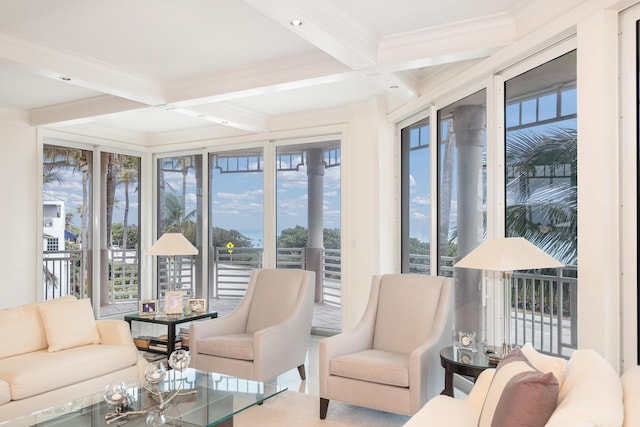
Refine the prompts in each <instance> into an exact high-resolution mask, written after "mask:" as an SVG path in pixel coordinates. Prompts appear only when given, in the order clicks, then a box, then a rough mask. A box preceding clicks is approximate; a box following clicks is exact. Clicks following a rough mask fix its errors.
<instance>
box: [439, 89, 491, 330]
mask: <svg viewBox="0 0 640 427" xmlns="http://www.w3.org/2000/svg"><path fill="white" fill-rule="evenodd" d="M485 103H486V91H485V90H482V91H479V92H476V93H474V94H472V95H469V96H467V97H465V98H463V99H461V100H459V101H457V102H454V103H453V104H450V105H448V106H446V107H444V108H442V109H440V110H438V214H439V218H438V274H439V275H442V276H453V277H454V278H455V321H454V322H455V328H456V329H457V330H460V329H469V330H473V331H477V334H478V337H479V341H483V340H485V339H486V336H485V325H484V324H483V322H484V316H483V295H482V286H481V272H480V271H478V270H472V269H462V268H457V269H455V272H454V268H453V264H454V263H455V262H456V261H457V260H459V259H461V258H462V257H464V256H465V255H467V254H468V253H469V252H471V251H472V250H473V249H474V248H475V247H476V246H478V245H479V244H480V243H481V242H482V241H483V240H484V239H485V236H486V194H487V190H486V188H487V182H486V127H485V116H486V113H485ZM454 273H455V274H454Z"/></svg>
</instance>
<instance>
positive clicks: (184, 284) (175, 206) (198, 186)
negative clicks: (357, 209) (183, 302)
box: [157, 155, 203, 298]
mask: <svg viewBox="0 0 640 427" xmlns="http://www.w3.org/2000/svg"><path fill="white" fill-rule="evenodd" d="M158 205H159V206H158V237H160V236H162V235H163V234H164V233H166V232H173V233H182V234H183V235H184V237H185V238H186V239H187V240H188V241H189V242H190V243H191V244H192V245H193V246H195V247H196V248H197V249H198V255H193V256H191V255H190V256H178V257H176V264H175V270H174V271H170V270H172V269H171V268H170V264H169V263H168V259H167V257H165V256H158V283H157V286H158V295H159V296H160V297H161V298H163V297H164V292H165V291H166V290H169V289H170V288H172V287H173V286H175V289H176V290H179V291H182V292H183V294H184V296H185V297H192V298H197V297H199V296H201V295H202V281H201V278H202V252H203V245H202V232H201V229H202V228H201V224H202V212H203V209H202V157H201V156H200V155H187V156H177V157H163V158H160V159H158ZM171 264H173V263H171ZM174 273H175V274H174ZM174 276H175V285H172V284H171V282H172V281H173V277H174Z"/></svg>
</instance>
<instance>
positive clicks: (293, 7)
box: [245, 0, 379, 70]
mask: <svg viewBox="0 0 640 427" xmlns="http://www.w3.org/2000/svg"><path fill="white" fill-rule="evenodd" d="M245 2H246V3H248V4H250V5H251V6H253V7H255V8H256V9H258V10H260V11H261V12H262V13H264V14H265V15H267V16H269V17H270V18H271V19H273V20H274V21H276V22H277V23H279V24H280V25H283V26H285V27H286V28H288V29H289V30H291V31H293V32H294V33H295V34H296V35H298V36H299V37H301V38H303V39H304V40H306V41H307V42H309V43H311V44H312V45H314V46H316V47H317V48H318V49H320V50H322V51H324V52H325V53H327V54H328V55H330V56H332V57H334V58H335V59H337V60H338V61H340V62H342V63H343V64H345V65H346V66H348V67H349V68H351V69H352V70H362V69H366V68H371V67H374V66H375V65H376V61H377V58H376V56H377V49H378V42H379V36H376V35H374V34H372V33H371V32H370V31H368V30H367V29H366V28H364V27H363V26H362V24H360V22H358V21H357V20H356V19H354V18H353V17H352V16H350V15H349V14H347V13H346V12H345V11H344V10H343V9H341V8H340V7H339V6H338V5H336V4H334V3H333V2H320V1H318V2H312V1H308V0H245ZM291 19H298V20H300V21H301V22H302V25H300V26H297V27H293V26H291V25H290V24H289V21H290V20H291Z"/></svg>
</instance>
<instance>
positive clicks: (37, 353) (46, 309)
mask: <svg viewBox="0 0 640 427" xmlns="http://www.w3.org/2000/svg"><path fill="white" fill-rule="evenodd" d="M0 337H2V341H3V342H2V345H1V346H0V423H1V422H2V421H6V420H10V419H13V418H16V417H19V416H22V415H25V414H28V413H31V412H33V411H37V410H40V409H44V408H48V407H50V406H53V405H58V404H62V403H64V402H66V401H68V400H71V399H75V398H79V397H81V396H85V395H87V394H91V393H96V392H99V391H100V390H103V389H104V387H105V385H106V384H108V383H109V382H113V381H117V380H122V381H132V380H137V379H138V378H141V377H142V374H143V373H144V368H145V367H146V361H145V360H144V358H142V356H141V355H140V353H139V352H138V351H137V349H136V347H135V345H134V343H133V339H132V337H131V331H130V330H129V326H128V324H127V323H126V322H125V321H123V320H97V321H96V320H95V318H94V315H93V310H92V308H91V303H90V301H89V300H88V299H81V300H78V299H76V298H75V297H69V296H67V297H63V298H58V299H55V300H51V301H47V302H39V303H32V304H26V305H22V306H19V307H12V308H6V309H3V310H0Z"/></svg>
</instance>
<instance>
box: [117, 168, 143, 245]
mask: <svg viewBox="0 0 640 427" xmlns="http://www.w3.org/2000/svg"><path fill="white" fill-rule="evenodd" d="M137 180H138V159H137V158H136V157H132V156H125V157H124V158H123V159H122V161H121V164H120V169H119V171H118V174H117V182H118V184H124V218H123V220H122V248H123V249H127V241H128V235H127V234H128V225H129V185H130V184H131V183H132V182H137ZM136 191H137V188H136Z"/></svg>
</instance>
